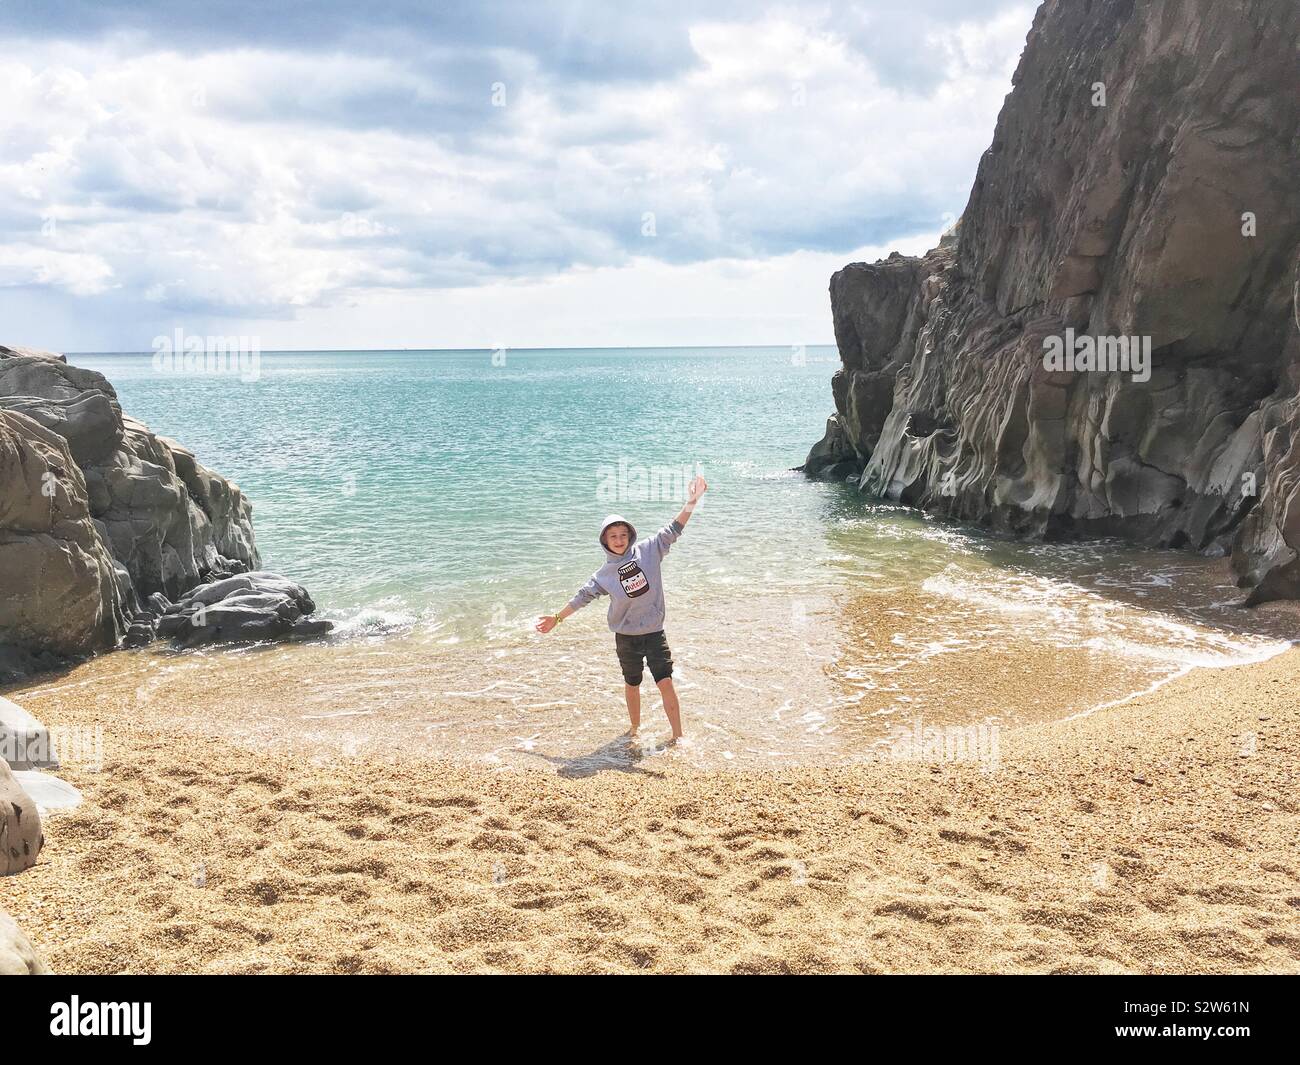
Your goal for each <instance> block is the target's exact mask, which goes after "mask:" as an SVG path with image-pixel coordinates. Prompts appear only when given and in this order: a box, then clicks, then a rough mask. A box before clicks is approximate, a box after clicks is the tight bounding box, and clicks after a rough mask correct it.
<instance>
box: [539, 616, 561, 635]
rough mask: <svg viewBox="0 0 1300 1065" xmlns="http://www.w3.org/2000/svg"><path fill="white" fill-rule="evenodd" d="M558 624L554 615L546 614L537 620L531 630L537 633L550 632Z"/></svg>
mask: <svg viewBox="0 0 1300 1065" xmlns="http://www.w3.org/2000/svg"><path fill="white" fill-rule="evenodd" d="M558 624H559V621H558V620H557V619H556V617H555V615H554V614H547V615H546V616H544V617H540V618H538V619H537V624H536V625H534V626H533V628H535V629H536V630H537V631H538V632H550V631H551V630H552V629H553V628H555V626H556V625H558Z"/></svg>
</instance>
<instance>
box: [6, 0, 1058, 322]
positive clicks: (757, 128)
mask: <svg viewBox="0 0 1300 1065" xmlns="http://www.w3.org/2000/svg"><path fill="white" fill-rule="evenodd" d="M1031 14H1032V9H1031V8H1029V7H1028V6H1025V7H1017V8H1014V9H1010V10H1008V11H1006V12H1005V13H1003V14H1001V15H998V16H996V17H994V18H991V19H985V20H984V21H975V20H972V21H965V22H963V21H960V20H953V21H948V22H938V23H936V22H933V20H931V21H929V22H926V23H925V31H924V41H925V47H926V49H927V56H926V59H927V63H928V65H927V66H926V77H927V78H928V79H932V82H931V83H927V84H925V85H923V86H922V87H921V88H920V89H919V90H918V89H917V88H916V87H915V86H911V85H909V83H907V82H905V81H904V82H899V81H897V80H890V79H888V78H885V77H882V75H881V70H880V68H879V67H878V66H877V65H876V64H875V62H874V61H873V60H871V59H870V58H868V57H869V55H870V50H869V49H868V50H867V51H864V49H863V47H862V42H861V40H857V39H855V38H854V35H853V34H851V33H847V32H842V30H843V27H842V26H838V25H837V24H836V20H835V18H834V17H833V16H828V14H827V12H826V11H824V10H822V9H820V8H815V7H814V8H807V9H804V8H800V7H793V6H784V7H781V8H779V9H776V8H774V9H772V10H771V11H770V12H769V13H766V14H764V13H762V12H759V13H758V14H757V15H749V14H746V15H744V16H743V17H742V16H732V17H725V18H724V17H713V18H709V19H701V20H699V21H697V22H694V23H693V24H691V25H689V27H688V33H687V39H688V40H689V46H690V49H691V50H692V51H693V54H694V62H693V64H689V65H685V66H682V65H680V64H677V65H676V66H673V67H672V69H671V71H670V76H666V77H664V78H661V79H655V78H652V77H651V78H642V79H640V80H619V79H613V80H606V81H599V80H594V79H593V78H591V77H590V76H589V75H585V76H584V77H582V78H574V77H566V76H564V72H563V71H562V70H557V69H553V68H552V67H548V66H547V65H546V64H544V63H542V62H541V61H540V59H539V57H538V56H533V55H530V54H528V52H527V51H526V50H524V49H522V48H521V47H519V46H518V43H517V42H516V43H515V45H513V46H511V47H500V48H490V47H487V50H486V51H484V50H483V49H484V47H486V46H484V45H483V42H479V48H480V51H479V52H478V53H476V54H477V55H479V56H484V55H490V62H487V61H486V60H484V61H482V62H481V63H479V65H476V63H475V62H471V61H469V60H467V59H466V58H465V57H464V56H458V53H457V49H456V46H455V42H448V43H447V44H446V46H445V47H441V48H434V49H432V50H431V51H429V52H428V53H426V58H425V60H424V61H423V62H420V63H413V62H411V60H410V58H409V57H406V56H404V55H401V54H399V53H397V52H394V53H393V54H392V55H376V54H370V53H368V54H359V53H349V52H347V51H344V50H343V49H325V50H316V51H306V50H302V51H295V50H289V49H287V48H286V47H285V46H283V45H281V46H279V47H276V48H254V47H250V46H247V45H245V46H239V47H225V48H223V49H221V50H217V49H213V50H210V51H203V50H197V51H182V50H178V49H169V50H164V49H161V48H159V46H158V45H157V44H156V43H152V42H151V40H150V39H148V38H144V37H141V36H139V35H138V34H137V35H131V36H126V35H120V34H119V35H111V34H110V35H108V36H106V37H102V38H98V39H95V40H87V41H83V42H80V43H70V42H67V41H57V40H55V41H49V42H31V41H27V42H23V43H22V45H21V47H20V46H19V45H18V42H10V43H11V45H12V47H11V48H10V49H8V50H7V54H10V55H20V56H22V57H23V59H22V61H21V62H14V61H11V62H9V63H8V64H7V65H5V66H4V67H3V68H0V99H4V100H5V101H6V106H5V108H4V109H3V110H2V111H0V146H2V147H0V186H3V187H5V188H6V189H8V190H10V191H11V192H12V195H10V196H7V197H5V198H4V200H3V201H0V203H4V204H5V205H4V206H0V241H2V242H4V246H5V248H6V249H7V251H8V254H7V255H6V258H5V260H4V262H5V266H4V268H3V269H2V270H0V286H8V288H7V289H0V314H3V316H4V318H5V321H6V323H9V324H8V325H7V326H6V328H13V327H14V323H17V324H18V325H21V326H22V327H23V328H24V329H27V328H29V325H28V322H29V320H30V318H31V315H33V314H34V313H35V308H37V307H40V308H41V312H42V313H48V310H49V308H50V307H51V306H59V305H61V304H59V303H58V301H57V300H56V299H54V297H55V296H56V295H57V293H59V292H62V293H68V294H74V295H75V296H77V297H81V298H87V297H95V300H94V302H93V306H88V307H87V308H86V311H87V312H88V313H92V314H94V315H98V316H100V317H101V319H102V325H103V328H102V330H101V333H102V336H103V339H102V340H101V341H98V342H93V340H92V343H90V344H87V343H86V342H85V338H86V337H87V336H88V335H93V334H86V333H85V332H84V330H85V329H86V326H85V325H84V324H83V323H78V325H77V329H76V330H74V331H73V333H74V335H75V336H76V337H77V338H78V340H79V341H80V342H79V343H78V344H77V345H76V346H78V347H81V348H85V347H97V346H103V347H123V346H127V347H130V346H135V345H132V344H131V343H130V342H129V339H128V338H129V335H130V333H129V332H128V331H129V330H135V331H137V332H138V333H139V335H140V336H141V337H145V336H146V335H147V336H152V335H153V334H154V333H155V332H157V331H159V330H160V329H162V328H163V327H165V326H167V325H168V323H169V322H170V321H173V320H175V319H176V318H178V317H185V318H186V320H187V321H188V322H192V323H193V327H194V328H200V327H202V326H203V322H204V321H205V320H213V319H218V318H224V319H233V320H239V321H242V322H245V323H253V324H254V325H255V324H256V323H258V322H262V323H264V324H265V325H266V328H267V330H268V331H270V332H272V333H273V334H274V335H275V336H280V335H284V336H285V337H286V341H285V344H284V346H292V347H301V346H310V345H311V344H313V343H317V342H318V341H314V340H308V339H307V338H308V337H313V336H318V335H329V336H333V337H335V340H336V342H337V343H351V344H368V343H379V340H378V339H377V338H373V339H372V338H369V337H368V333H367V330H373V329H375V326H374V322H373V319H374V318H376V317H379V316H381V314H386V315H389V316H390V317H389V318H387V319H385V320H386V322H387V323H388V324H389V325H391V326H393V327H394V328H396V329H397V330H399V331H404V330H406V329H407V328H409V327H414V326H415V325H416V324H417V323H418V324H419V325H420V327H421V328H423V329H427V332H426V333H423V334H422V335H421V336H419V337H410V338H409V340H408V342H414V343H416V344H426V345H436V346H445V345H447V344H451V343H469V342H477V343H479V344H484V345H486V344H490V343H492V342H493V340H492V338H491V337H489V336H486V335H484V336H479V337H478V338H477V341H473V340H472V338H471V337H470V336H469V335H468V334H464V332H463V330H460V327H459V326H457V327H456V331H457V336H458V337H459V339H457V340H456V341H454V342H453V341H451V340H450V339H448V334H449V331H450V327H449V326H448V325H447V318H448V317H449V316H450V317H456V318H457V320H458V321H471V320H473V321H482V322H483V328H484V329H487V328H488V327H489V326H491V325H493V324H495V323H499V321H500V319H501V317H502V314H501V312H500V311H498V312H497V313H495V314H493V313H491V312H490V311H489V310H488V308H490V307H491V306H492V305H493V304H494V301H495V304H496V306H498V307H507V306H508V307H514V308H517V313H519V314H520V315H522V316H524V317H523V318H521V320H520V321H519V322H517V323H515V324H516V325H517V326H518V327H519V331H527V330H528V329H531V330H532V331H533V334H534V336H537V337H540V336H542V335H548V336H549V335H554V336H559V335H561V334H563V335H564V336H566V337H568V339H567V340H566V341H565V342H567V343H575V342H582V341H581V337H578V336H571V334H574V333H576V332H578V330H576V329H575V328H574V325H575V323H576V321H577V320H578V319H579V318H580V317H581V316H582V311H581V309H580V308H581V307H582V305H583V304H584V302H587V301H591V300H595V301H597V302H598V304H599V307H598V308H597V309H596V313H593V308H591V307H590V306H589V307H588V309H587V312H586V313H587V320H588V322H589V324H592V327H593V328H594V327H595V326H594V323H595V322H596V321H597V320H599V321H602V322H604V325H602V326H601V327H602V328H604V329H606V330H607V332H609V333H610V334H611V335H613V334H617V335H618V336H620V337H622V338H625V339H623V341H622V342H624V343H629V342H634V340H633V339H631V337H630V336H629V329H630V327H629V326H627V325H626V324H623V323H624V322H635V323H637V326H636V328H637V329H640V330H642V332H640V333H637V332H636V329H631V333H634V334H635V335H637V336H641V337H642V339H643V340H645V341H646V342H657V341H660V340H661V339H662V338H663V337H664V336H665V335H668V334H671V335H673V336H680V335H681V332H682V330H684V329H685V328H686V325H689V324H691V323H692V322H693V323H694V324H695V326H696V327H697V328H698V329H700V330H701V331H702V332H710V333H712V332H716V331H717V330H716V329H714V326H713V325H707V324H704V323H706V322H708V321H713V322H715V323H716V322H722V321H726V322H730V323H735V322H749V323H750V325H748V326H746V335H747V336H748V335H749V333H750V331H751V327H752V326H753V323H754V322H755V321H756V319H754V318H752V317H751V316H749V313H748V311H747V307H759V306H762V307H763V308H764V309H763V310H762V311H761V312H759V314H760V316H764V315H765V316H766V317H769V318H771V319H772V321H771V326H772V328H773V329H777V328H778V326H779V323H780V321H781V320H782V315H785V316H786V319H788V320H790V321H796V320H800V321H802V320H807V319H808V318H809V315H810V314H811V313H812V311H811V308H810V307H809V306H807V305H806V303H804V302H800V303H799V304H798V306H797V307H796V306H795V305H794V304H790V305H789V307H788V309H787V310H785V311H780V310H771V309H772V308H778V307H781V306H782V302H781V300H782V297H781V294H780V292H777V291H771V290H768V289H765V288H764V287H763V285H764V281H763V279H764V277H768V276H781V277H783V278H786V280H787V281H789V280H790V275H789V273H788V270H789V269H791V268H793V267H794V266H795V265H796V264H798V265H799V267H800V268H806V269H809V270H816V271H819V273H817V274H815V275H812V277H811V279H810V282H809V283H810V284H813V285H814V286H815V288H816V289H817V290H819V291H820V292H821V294H822V296H821V297H819V298H822V299H824V289H825V282H826V277H827V275H828V273H829V269H833V268H834V266H837V265H840V264H841V263H842V262H843V261H846V256H848V255H850V254H851V252H852V251H853V250H854V249H859V248H862V247H864V246H867V245H871V246H879V247H880V248H881V249H882V250H883V251H887V250H888V248H889V247H891V246H896V245H897V243H898V242H899V241H901V240H905V239H908V238H910V237H912V236H914V235H915V234H917V233H920V232H927V231H938V230H939V229H940V228H942V226H943V224H944V216H945V214H955V213H957V212H959V211H960V210H961V208H962V207H963V206H964V203H965V199H966V195H967V192H968V190H969V186H970V182H971V179H972V177H973V175H974V170H975V166H976V163H977V161H978V159H979V155H980V153H981V152H982V151H983V149H984V147H985V146H986V145H987V142H988V140H989V137H990V135H991V131H992V127H993V121H994V118H995V117H996V113H997V109H998V106H999V105H1000V103H1001V100H1002V97H1003V96H1004V94H1005V93H1006V91H1007V89H1008V88H1009V84H1010V73H1011V69H1012V67H1013V65H1014V61H1015V58H1016V56H1017V55H1018V53H1019V50H1020V46H1021V43H1022V42H1023V38H1024V33H1025V31H1026V29H1027V27H1028V25H1029V21H1030V17H1031ZM864 25H866V26H868V27H870V25H872V24H871V23H870V22H869V21H868V22H867V23H864ZM862 32H864V33H865V32H867V31H866V30H863V31H862ZM484 63H486V65H483V64H484ZM495 77H501V78H504V79H505V80H506V83H507V86H508V92H507V99H508V106H506V107H505V108H495V107H493V106H492V103H491V98H490V92H491V83H492V80H491V79H492V78H495ZM647 214H653V216H654V235H653V236H646V235H644V233H643V230H644V225H643V222H644V219H645V218H646V216H647ZM51 217H52V218H55V219H57V225H56V226H55V227H54V229H53V231H52V232H51V231H48V230H49V227H48V226H47V227H45V228H46V230H47V231H44V232H43V231H42V223H43V221H44V220H46V219H48V218H51ZM746 264H748V265H746ZM828 267H829V269H828ZM742 277H743V278H744V280H743V281H742V280H740V279H741V278H742ZM21 286H27V287H32V286H35V287H41V286H44V287H46V288H49V289H51V290H53V291H52V293H51V299H42V300H35V301H32V300H25V299H24V297H23V295H21V294H19V293H18V291H17V287H21ZM656 286H659V287H661V288H662V289H663V291H662V292H661V291H659V289H657V288H656ZM648 290H649V291H651V292H652V293H653V295H654V299H655V301H656V302H658V303H660V304H665V303H667V304H673V305H674V306H677V307H678V308H679V310H680V308H681V307H682V306H690V307H693V308H695V309H693V310H691V311H689V312H686V311H681V313H680V314H678V315H677V318H678V319H680V322H681V323H685V324H681V325H672V326H669V325H668V324H667V323H666V322H665V319H664V317H663V315H662V314H659V315H656V314H649V313H647V314H640V315H638V314H636V313H634V308H635V307H636V306H637V300H636V297H637V296H640V297H642V298H644V295H645V293H646V292H647V291H648ZM801 290H802V288H801ZM691 292H696V293H708V294H709V298H710V299H711V300H713V301H714V302H713V309H712V310H711V311H710V310H709V308H708V307H707V306H703V305H700V301H699V300H696V299H695V298H693V297H692V296H691ZM521 293H538V294H541V293H545V294H548V296H549V299H550V302H549V303H548V300H547V298H542V297H540V296H538V297H536V298H534V296H533V295H527V296H525V295H521ZM665 293H668V294H669V295H667V296H666V295H665ZM759 293H762V295H761V297H758V299H757V300H756V296H757V294H759ZM60 298H61V297H60ZM557 300H558V302H556V301H557ZM565 300H572V303H573V307H572V309H571V310H565V311H561V310H560V309H559V308H560V307H562V306H567V305H566V304H565V302H564V301H565ZM421 305H425V306H431V305H436V306H437V307H439V308H440V311H441V312H442V314H443V317H442V318H441V320H437V321H435V320H432V319H430V320H427V321H424V320H422V319H421V317H420V315H418V314H416V313H412V311H411V308H414V307H419V306H421ZM611 307H619V308H622V311H623V312H625V313H626V314H627V315H629V316H630V317H627V318H626V319H623V320H618V321H616V320H614V319H613V318H610V317H609V315H608V313H607V312H608V309H609V308H611ZM383 308H387V310H381V309H383ZM456 308H466V309H467V311H466V312H465V313H458V312H457V311H456ZM475 308H482V309H483V311H482V317H481V318H478V317H476V315H478V313H479V312H478V310H475ZM661 309H662V308H661ZM371 311H373V312H374V314H373V315H372V314H370V313H369V312H371ZM769 311H770V313H769ZM824 311H825V308H824V302H823V305H822V309H821V311H818V312H817V313H818V314H824ZM392 315H396V317H395V318H393V317H391V316H392ZM710 315H712V318H710ZM168 316H170V317H168ZM275 323H280V324H275ZM325 323H328V325H329V327H328V328H325V327H324V324H325ZM62 325H63V323H59V322H55V323H46V328H50V327H52V328H53V331H54V333H55V335H54V336H48V335H46V336H42V335H37V336H32V335H30V333H28V334H26V335H25V337H24V339H26V340H27V341H28V342H31V343H38V344H46V345H50V346H58V345H60V344H62V343H64V342H63V341H61V340H60V339H59V336H58V331H59V329H60V327H61V326H62ZM30 326H31V327H36V328H38V327H39V326H40V323H37V322H35V321H31V323H30ZM822 328H823V329H824V330H826V331H828V329H829V322H828V321H825V322H824V323H822ZM403 335H405V333H404V334H403ZM296 337H300V338H302V339H301V340H300V341H298V342H295V338H296ZM15 339H17V338H15ZM690 339H695V338H691V337H684V336H683V337H682V342H686V341H687V340H690ZM805 339H807V338H805ZM143 342H144V341H141V343H143ZM535 342H537V341H536V340H533V339H530V338H529V337H528V336H518V337H515V338H513V340H512V343H515V344H528V343H535ZM589 342H591V343H600V342H609V341H607V340H601V339H599V338H596V339H592V340H590V341H589ZM778 342H783V341H778ZM791 342H798V338H795V339H793V340H791Z"/></svg>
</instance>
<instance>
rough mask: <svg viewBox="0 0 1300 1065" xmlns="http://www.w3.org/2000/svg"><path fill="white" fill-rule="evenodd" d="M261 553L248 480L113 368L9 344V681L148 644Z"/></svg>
mask: <svg viewBox="0 0 1300 1065" xmlns="http://www.w3.org/2000/svg"><path fill="white" fill-rule="evenodd" d="M259 564H260V560H259V558H258V553H257V549H256V547H255V546H254V541H253V526H252V507H251V506H250V504H249V502H248V500H247V499H246V498H244V496H243V494H242V493H241V492H240V490H239V488H238V487H236V486H235V485H234V484H232V483H230V482H229V481H227V480H226V479H225V478H223V477H220V476H218V475H217V474H215V473H213V472H212V471H210V470H208V469H206V468H205V467H204V466H202V465H201V464H200V463H199V462H198V461H197V460H196V459H195V457H194V455H193V453H192V452H190V451H188V450H187V449H185V448H183V447H181V446H180V445H179V444H176V443H174V442H173V441H170V440H167V439H165V438H164V437H160V436H157V435H155V434H154V433H152V432H150V431H149V429H148V428H147V427H146V426H144V425H143V424H141V423H140V422H138V421H136V420H135V419H133V418H131V417H129V416H126V415H124V414H123V413H122V410H121V407H120V405H119V404H118V399H117V393H116V392H115V391H114V390H113V386H112V385H110V384H109V383H108V381H107V380H106V379H105V378H104V377H103V375H101V374H98V373H95V372H94V371H91V370H85V369H81V368H79V367H76V366H70V365H68V363H67V362H66V360H65V359H64V358H63V356H61V355H55V354H52V353H49V352H38V351H32V350H29V349H15V348H4V347H0V590H2V591H3V595H0V679H3V678H4V677H5V676H7V675H14V674H19V673H23V672H29V671H32V670H35V669H39V668H50V666H52V665H55V664H57V662H58V660H59V659H60V658H61V657H73V656H77V655H83V654H87V653H91V652H94V651H101V650H107V649H111V648H113V647H116V646H118V645H119V643H121V642H122V641H123V639H124V638H127V637H129V638H130V640H131V642H133V643H142V642H148V640H150V639H152V638H153V635H154V630H155V626H156V624H157V619H158V618H159V617H161V616H162V614H163V613H164V612H165V611H166V610H167V608H168V607H169V606H170V605H171V601H172V600H174V599H177V598H179V597H181V596H184V595H185V594H186V593H188V592H189V591H191V590H192V589H194V588H196V587H197V586H199V585H201V584H203V583H205V582H207V581H208V580H209V579H210V578H213V577H214V576H216V577H222V576H227V575H229V574H231V573H238V572H241V571H245V570H257V568H258V565H259ZM295 587H297V586H295ZM303 595H304V596H305V595H306V593H305V592H304V593H303ZM307 601H308V602H310V599H308V600H307ZM295 609H298V612H299V614H298V617H295V618H294V619H293V622H296V621H298V620H299V617H301V615H302V614H304V613H308V612H310V611H305V610H303V609H301V604H300V605H299V606H297V607H295ZM283 612H284V610H283V609H282V610H281V613H283ZM324 624H325V623H322V622H313V623H312V625H313V626H314V627H316V628H319V627H320V626H321V625H324ZM278 627H279V626H278V625H277V624H267V625H264V626H263V628H264V629H266V630H268V631H269V630H270V629H275V628H278ZM254 628H255V626H252V625H249V626H246V629H247V631H249V632H252V631H253V629H254ZM290 628H292V623H291V624H290Z"/></svg>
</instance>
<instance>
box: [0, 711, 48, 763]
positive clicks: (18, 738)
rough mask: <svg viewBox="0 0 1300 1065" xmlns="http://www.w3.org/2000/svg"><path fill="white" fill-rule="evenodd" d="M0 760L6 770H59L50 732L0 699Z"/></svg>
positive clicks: (25, 712)
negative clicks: (6, 763) (4, 762)
mask: <svg viewBox="0 0 1300 1065" xmlns="http://www.w3.org/2000/svg"><path fill="white" fill-rule="evenodd" d="M0 758H2V759H4V760H5V761H6V762H8V763H9V768H10V769H58V768H59V759H58V755H57V753H56V752H55V750H54V744H53V741H52V740H51V738H50V730H49V729H47V728H46V727H45V726H44V725H42V724H41V723H40V722H39V721H37V720H36V718H34V717H32V715H31V714H29V713H28V712H27V711H26V710H24V709H23V708H22V707H21V706H19V705H18V704H17V703H14V702H10V701H9V700H8V699H6V698H4V696H0Z"/></svg>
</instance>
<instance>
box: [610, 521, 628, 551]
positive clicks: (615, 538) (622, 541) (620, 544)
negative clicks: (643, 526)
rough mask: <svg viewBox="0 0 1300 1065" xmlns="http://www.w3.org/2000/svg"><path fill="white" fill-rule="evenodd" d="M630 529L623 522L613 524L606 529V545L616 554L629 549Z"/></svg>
mask: <svg viewBox="0 0 1300 1065" xmlns="http://www.w3.org/2000/svg"><path fill="white" fill-rule="evenodd" d="M627 540H628V529H627V526H626V525H624V524H623V523H622V522H618V523H617V524H615V525H611V526H610V527H609V528H608V529H606V530H605V546H606V547H607V548H609V550H611V551H613V552H614V554H616V555H621V554H622V553H623V552H624V551H626V550H627Z"/></svg>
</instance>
